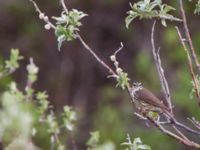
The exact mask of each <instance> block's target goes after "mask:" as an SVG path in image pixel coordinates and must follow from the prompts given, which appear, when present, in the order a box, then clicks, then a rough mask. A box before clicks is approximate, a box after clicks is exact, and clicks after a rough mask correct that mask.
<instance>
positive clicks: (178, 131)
mask: <svg viewBox="0 0 200 150" xmlns="http://www.w3.org/2000/svg"><path fill="white" fill-rule="evenodd" d="M172 127H173V128H174V129H175V130H176V132H177V133H178V134H179V135H180V136H182V138H184V139H185V140H187V141H189V139H188V138H187V137H186V136H185V135H184V134H183V133H182V132H181V131H180V130H179V129H177V127H176V126H175V125H173V126H172Z"/></svg>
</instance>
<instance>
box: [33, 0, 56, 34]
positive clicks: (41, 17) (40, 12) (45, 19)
mask: <svg viewBox="0 0 200 150" xmlns="http://www.w3.org/2000/svg"><path fill="white" fill-rule="evenodd" d="M29 1H30V2H31V3H32V4H33V6H34V7H35V10H36V12H38V13H39V18H40V19H42V20H43V21H44V22H46V23H47V24H49V25H50V26H51V28H53V29H54V30H55V29H56V27H55V26H54V25H53V24H52V23H51V22H50V21H49V18H48V17H47V16H45V15H44V13H43V12H42V11H41V10H40V8H39V7H38V5H37V4H36V2H35V1H33V0H29Z"/></svg>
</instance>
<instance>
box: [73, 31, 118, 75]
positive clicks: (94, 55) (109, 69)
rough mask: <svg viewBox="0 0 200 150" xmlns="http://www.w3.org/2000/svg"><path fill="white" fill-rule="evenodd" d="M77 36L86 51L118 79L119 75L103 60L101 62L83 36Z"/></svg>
mask: <svg viewBox="0 0 200 150" xmlns="http://www.w3.org/2000/svg"><path fill="white" fill-rule="evenodd" d="M76 34H77V38H78V39H79V41H80V42H81V44H82V45H83V46H84V47H85V49H86V50H88V51H89V52H90V53H91V54H92V56H93V57H94V58H95V59H96V60H97V61H98V62H99V63H100V64H101V65H102V66H103V67H104V68H106V69H107V70H108V71H109V73H111V74H112V75H113V76H114V77H117V74H116V73H115V72H114V70H112V69H111V68H110V67H109V66H108V65H107V64H106V63H105V62H104V61H103V60H101V59H100V58H99V56H98V55H97V54H96V53H95V52H94V51H93V50H92V49H91V48H90V47H89V46H88V45H87V44H86V43H85V41H84V40H83V39H82V38H81V36H80V35H79V34H78V33H76Z"/></svg>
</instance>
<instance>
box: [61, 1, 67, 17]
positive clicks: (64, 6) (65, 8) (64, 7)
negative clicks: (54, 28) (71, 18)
mask: <svg viewBox="0 0 200 150" xmlns="http://www.w3.org/2000/svg"><path fill="white" fill-rule="evenodd" d="M60 2H61V4H62V7H63V9H64V11H65V12H66V14H68V13H69V11H68V9H67V7H66V5H65V2H64V0H60Z"/></svg>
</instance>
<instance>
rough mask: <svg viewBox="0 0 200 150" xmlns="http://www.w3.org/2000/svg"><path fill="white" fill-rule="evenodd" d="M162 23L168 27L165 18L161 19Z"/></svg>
mask: <svg viewBox="0 0 200 150" xmlns="http://www.w3.org/2000/svg"><path fill="white" fill-rule="evenodd" d="M161 24H162V25H163V26H164V27H167V24H166V20H165V19H161Z"/></svg>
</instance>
